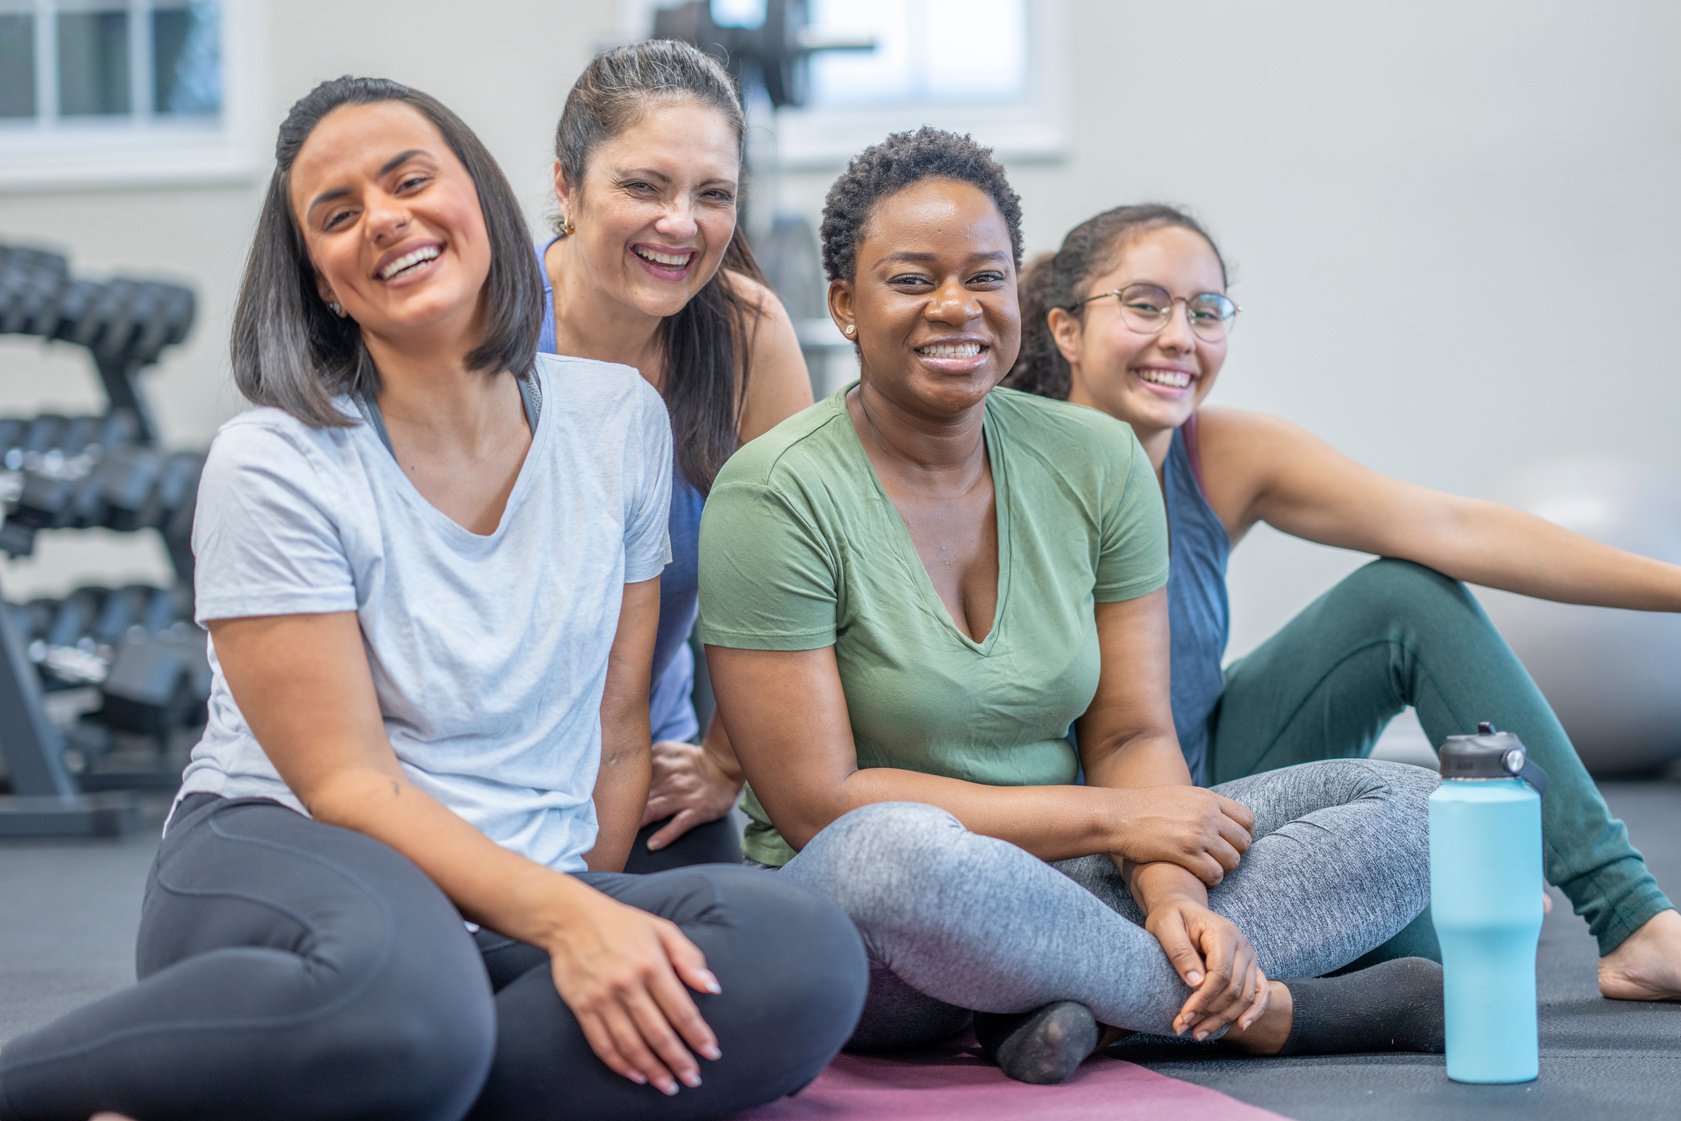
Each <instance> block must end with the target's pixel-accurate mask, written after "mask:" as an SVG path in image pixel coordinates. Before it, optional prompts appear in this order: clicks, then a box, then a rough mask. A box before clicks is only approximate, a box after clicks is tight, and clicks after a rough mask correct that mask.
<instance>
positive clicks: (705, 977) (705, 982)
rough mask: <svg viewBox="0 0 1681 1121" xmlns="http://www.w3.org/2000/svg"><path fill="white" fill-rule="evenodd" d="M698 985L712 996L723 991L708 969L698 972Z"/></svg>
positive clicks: (722, 987)
mask: <svg viewBox="0 0 1681 1121" xmlns="http://www.w3.org/2000/svg"><path fill="white" fill-rule="evenodd" d="M700 983H701V986H702V987H703V988H705V989H706V991H707V992H709V993H712V994H714V995H716V994H718V993H721V992H723V991H724V986H722V985H720V984H719V983H718V978H717V977H715V976H713V974H712V971H711V970H710V969H703V970H701V971H700Z"/></svg>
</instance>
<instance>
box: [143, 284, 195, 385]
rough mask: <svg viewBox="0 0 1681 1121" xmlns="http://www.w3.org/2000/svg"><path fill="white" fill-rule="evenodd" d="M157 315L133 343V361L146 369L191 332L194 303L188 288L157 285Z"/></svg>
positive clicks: (174, 285) (191, 292) (190, 290)
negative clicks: (166, 348) (167, 348)
mask: <svg viewBox="0 0 1681 1121" xmlns="http://www.w3.org/2000/svg"><path fill="white" fill-rule="evenodd" d="M154 284H155V288H156V297H157V312H156V314H154V315H153V317H152V319H151V321H150V322H149V323H148V324H147V327H146V329H145V330H143V331H142V332H141V334H140V338H139V339H137V340H136V341H135V344H134V360H135V361H136V362H138V363H139V364H140V365H142V366H149V365H151V364H152V363H153V362H156V361H157V360H158V355H159V354H161V353H163V350H164V348H165V347H170V346H174V345H176V344H177V343H179V342H181V341H182V340H184V339H185V338H186V337H187V333H188V332H189V331H190V330H192V326H193V313H194V311H195V308H196V300H195V299H194V297H193V291H192V289H191V288H183V287H181V286H180V285H178V284H162V283H156V282H154Z"/></svg>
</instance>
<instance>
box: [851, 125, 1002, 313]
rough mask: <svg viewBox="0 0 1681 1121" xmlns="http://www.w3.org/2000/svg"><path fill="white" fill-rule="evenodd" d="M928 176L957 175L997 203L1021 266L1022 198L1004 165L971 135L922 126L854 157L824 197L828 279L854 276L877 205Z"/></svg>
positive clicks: (899, 133) (934, 177) (959, 178)
mask: <svg viewBox="0 0 1681 1121" xmlns="http://www.w3.org/2000/svg"><path fill="white" fill-rule="evenodd" d="M924 179H955V180H957V181H959V182H961V183H968V184H970V185H971V186H974V187H977V188H979V189H980V191H981V192H982V193H983V194H985V195H986V196H987V197H988V198H990V199H991V200H992V203H993V205H994V206H996V207H998V213H999V214H1002V215H1003V216H1004V224H1005V225H1006V226H1008V227H1009V230H1010V248H1011V249H1012V250H1013V251H1014V252H1015V258H1016V267H1017V268H1020V267H1021V198H1020V197H1019V196H1018V195H1017V194H1016V192H1015V191H1013V190H1012V189H1011V188H1010V181H1009V179H1008V177H1006V176H1005V174H1004V168H1003V167H1002V165H1000V164H999V163H998V161H997V160H995V159H993V158H992V149H990V148H983V147H982V146H981V145H979V144H977V143H975V141H974V140H973V139H972V138H970V137H969V136H967V135H959V134H958V133H955V132H946V131H944V130H942V129H937V128H931V127H929V126H928V125H923V126H922V127H921V128H919V129H917V130H916V131H915V132H895V133H894V134H893V135H891V136H889V137H888V138H887V139H886V140H883V141H882V142H881V143H879V144H872V145H871V146H870V147H868V148H865V149H864V150H863V151H862V152H859V153H858V154H857V155H856V156H854V157H853V158H852V162H851V163H849V164H847V165H846V170H845V171H843V172H841V175H840V178H839V179H836V180H835V183H834V186H832V187H830V188H829V195H828V197H827V198H826V199H824V200H823V225H822V228H821V231H820V236H821V238H822V242H823V273H824V275H825V276H827V277H828V278H829V279H830V280H848V281H850V280H852V279H853V277H854V274H855V273H856V271H857V268H858V242H859V241H860V240H862V239H863V236H864V231H865V228H866V227H867V226H868V224H869V221H870V215H871V214H873V213H874V212H875V208H876V204H878V203H879V202H881V200H882V199H884V198H886V197H887V196H888V195H891V194H893V193H895V192H897V191H902V190H904V189H905V188H906V187H909V186H912V185H913V184H916V183H920V182H922V181H923V180H924Z"/></svg>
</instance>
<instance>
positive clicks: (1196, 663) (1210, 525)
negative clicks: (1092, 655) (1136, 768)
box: [1162, 416, 1232, 784]
mask: <svg viewBox="0 0 1681 1121" xmlns="http://www.w3.org/2000/svg"><path fill="white" fill-rule="evenodd" d="M1195 446H1196V418H1195V417H1194V416H1193V417H1192V418H1191V420H1190V421H1189V422H1188V423H1186V424H1185V426H1184V427H1182V428H1178V429H1175V430H1174V433H1173V443H1172V445H1171V446H1170V447H1169V449H1168V453H1167V462H1166V464H1165V465H1164V469H1163V474H1162V497H1163V499H1164V500H1165V502H1166V506H1167V532H1168V554H1169V569H1168V573H1169V575H1168V578H1167V609H1168V621H1169V624H1170V625H1171V627H1172V628H1173V637H1172V653H1171V659H1172V669H1173V726H1174V728H1175V730H1176V731H1177V732H1178V733H1179V746H1180V747H1181V748H1182V749H1183V750H1184V752H1185V762H1186V764H1187V765H1188V766H1189V767H1190V769H1191V779H1192V780H1193V781H1195V782H1197V783H1200V784H1206V783H1207V782H1208V774H1209V758H1208V750H1209V730H1210V726H1211V724H1212V722H1213V716H1214V710H1215V709H1216V708H1217V707H1219V704H1220V694H1221V693H1222V692H1224V691H1225V687H1226V677H1225V672H1224V671H1223V670H1222V669H1221V667H1220V663H1221V660H1222V659H1223V658H1224V657H1225V654H1226V641H1227V639H1228V638H1229V637H1230V634H1231V609H1230V606H1229V604H1228V602H1227V599H1226V561H1227V559H1228V558H1229V557H1230V556H1231V551H1232V543H1231V538H1230V537H1229V536H1228V535H1227V533H1226V527H1225V526H1224V525H1222V524H1220V519H1219V517H1218V516H1217V515H1216V514H1215V513H1214V509H1213V507H1211V506H1209V504H1208V499H1207V497H1206V496H1204V494H1203V493H1202V485H1201V482H1200V481H1199V480H1198V478H1197V469H1196V466H1195V463H1196V460H1195Z"/></svg>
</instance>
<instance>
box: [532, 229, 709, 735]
mask: <svg viewBox="0 0 1681 1121" xmlns="http://www.w3.org/2000/svg"><path fill="white" fill-rule="evenodd" d="M553 244H554V240H553V239H550V240H549V241H546V242H543V243H541V244H540V245H538V246H537V270H538V272H539V273H540V274H541V275H542V277H543V331H542V333H541V334H540V335H538V337H537V349H538V351H539V352H541V353H543V354H559V353H560V351H559V350H558V349H557V348H556V344H555V324H554V287H553V286H552V285H551V284H550V283H549V270H548V268H547V267H546V266H545V265H544V263H543V255H544V253H546V252H547V251H548V248H549V246H551V245H553ZM705 505H706V496H705V495H703V494H701V493H700V491H699V490H697V489H696V488H695V486H694V484H693V483H691V482H689V478H688V476H687V475H685V474H683V468H682V467H680V466H678V464H677V461H676V459H675V458H673V460H672V463H671V515H670V518H669V520H668V521H667V526H668V528H669V530H670V533H671V563H670V564H668V565H666V566H665V569H664V570H663V571H662V572H661V573H660V621H659V630H658V632H657V633H656V634H655V636H654V672H653V678H652V679H651V680H650V682H649V687H648V718H649V723H650V724H651V725H652V730H653V738H654V740H655V741H656V742H658V741H659V740H690V739H694V738H695V736H697V735H698V734H699V733H700V721H699V720H697V719H696V717H695V704H694V685H695V662H694V655H693V654H692V653H691V652H690V650H689V632H690V631H692V630H693V629H694V626H695V616H696V615H697V614H698V613H699V611H700V577H699V570H700V514H701V510H702V508H703V507H704V506H705Z"/></svg>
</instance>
